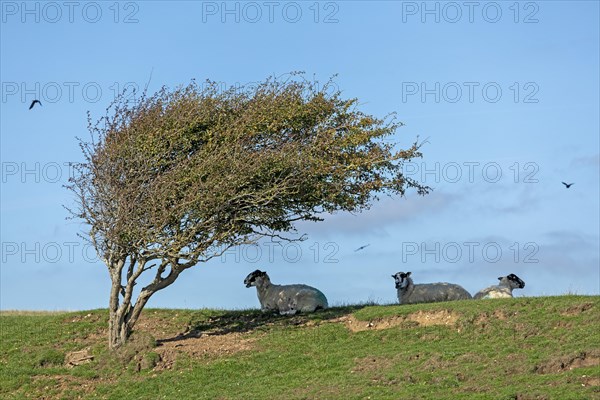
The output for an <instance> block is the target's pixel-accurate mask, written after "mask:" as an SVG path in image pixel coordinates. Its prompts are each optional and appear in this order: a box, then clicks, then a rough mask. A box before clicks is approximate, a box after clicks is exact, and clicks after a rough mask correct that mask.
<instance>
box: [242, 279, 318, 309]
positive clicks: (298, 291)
mask: <svg viewBox="0 0 600 400" xmlns="http://www.w3.org/2000/svg"><path fill="white" fill-rule="evenodd" d="M244 283H245V284H246V287H247V288H249V287H250V286H256V291H257V293H258V301H260V307H261V310H262V311H279V314H281V315H294V314H296V313H297V312H302V313H306V312H313V311H315V310H318V309H325V308H327V298H326V297H325V295H324V294H323V293H322V292H321V291H320V290H317V289H315V288H314V287H311V286H307V285H274V284H272V283H271V280H270V279H269V275H267V273H266V272H263V271H260V270H258V269H257V270H256V271H254V272H252V273H250V274H249V275H248V276H247V277H246V279H244Z"/></svg>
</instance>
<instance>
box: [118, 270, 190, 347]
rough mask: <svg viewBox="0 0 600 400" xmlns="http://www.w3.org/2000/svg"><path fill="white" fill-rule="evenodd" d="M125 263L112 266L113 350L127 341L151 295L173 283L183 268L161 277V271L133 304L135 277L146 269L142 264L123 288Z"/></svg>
mask: <svg viewBox="0 0 600 400" xmlns="http://www.w3.org/2000/svg"><path fill="white" fill-rule="evenodd" d="M124 264H125V262H124V260H123V261H122V262H119V263H117V264H115V265H114V267H113V268H110V271H111V280H112V285H111V289H110V301H109V316H108V347H109V348H110V349H111V350H115V349H117V348H119V347H121V346H123V345H124V344H125V343H126V342H127V339H129V336H130V335H131V332H132V331H133V327H134V325H135V323H136V322H137V320H138V319H139V317H140V315H141V313H142V309H143V308H144V306H145V305H146V303H148V300H149V299H150V297H151V296H152V295H153V294H154V293H156V292H157V291H159V290H161V289H164V288H165V287H167V286H169V285H171V284H172V283H173V282H174V281H175V279H176V278H177V277H178V276H179V273H180V272H181V270H177V269H174V270H171V272H170V273H169V275H168V276H167V277H166V278H161V277H160V273H159V274H158V275H157V277H156V278H155V280H154V281H153V282H152V283H150V284H149V285H148V286H146V287H144V288H143V289H142V291H141V292H140V294H139V295H138V297H137V299H136V300H135V304H133V306H132V293H133V286H134V285H135V279H136V277H137V276H139V275H140V274H141V272H143V271H144V269H143V265H142V267H140V268H141V269H139V273H137V276H136V275H134V276H133V277H131V278H129V279H128V281H127V283H126V284H125V287H124V288H123V287H122V286H121V271H122V270H123V265H124ZM121 295H123V298H122V300H121V297H120V296H121Z"/></svg>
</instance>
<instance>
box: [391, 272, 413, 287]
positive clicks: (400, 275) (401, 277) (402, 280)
mask: <svg viewBox="0 0 600 400" xmlns="http://www.w3.org/2000/svg"><path fill="white" fill-rule="evenodd" d="M410 274H411V273H410V272H406V273H404V272H397V273H396V274H394V275H392V278H394V281H395V282H396V289H403V288H405V287H407V286H408V277H409V276H410Z"/></svg>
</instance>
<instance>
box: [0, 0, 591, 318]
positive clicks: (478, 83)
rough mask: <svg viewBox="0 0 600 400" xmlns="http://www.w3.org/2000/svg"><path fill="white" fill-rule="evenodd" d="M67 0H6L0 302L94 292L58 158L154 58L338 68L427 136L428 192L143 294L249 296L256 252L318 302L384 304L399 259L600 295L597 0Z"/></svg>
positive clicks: (97, 272) (187, 71)
mask: <svg viewBox="0 0 600 400" xmlns="http://www.w3.org/2000/svg"><path fill="white" fill-rule="evenodd" d="M69 4H72V5H69V6H67V5H65V4H64V3H63V2H20V1H19V2H15V1H2V2H1V11H2V16H1V18H2V20H1V25H0V27H1V39H0V44H1V61H0V67H1V72H0V74H1V75H0V80H1V82H2V99H1V103H0V106H1V118H0V120H1V121H0V129H1V142H0V143H1V151H0V155H1V164H2V176H1V179H2V181H1V184H2V190H1V195H0V197H1V204H2V205H1V240H0V242H1V245H2V249H1V250H2V254H1V258H2V259H1V260H0V261H1V270H0V309H47V310H77V309H89V308H100V307H106V306H107V300H108V290H109V277H108V273H107V270H106V267H105V266H103V265H102V264H101V262H99V261H97V260H96V258H95V255H94V252H93V250H92V249H90V248H88V247H87V246H86V245H85V243H84V242H83V241H82V240H81V239H80V238H78V237H77V233H78V232H85V229H86V227H85V226H84V225H82V224H81V223H79V222H78V221H70V220H66V219H65V217H66V216H67V213H66V211H65V210H64V209H63V207H62V205H63V204H65V205H69V204H73V203H72V202H73V199H72V198H71V196H70V194H69V193H68V192H67V191H66V190H65V189H64V188H63V187H62V185H63V184H64V183H65V182H66V180H67V178H68V176H69V169H68V167H67V166H65V163H68V162H70V161H79V160H81V153H80V151H79V148H78V145H77V141H76V139H75V137H76V136H79V137H84V138H85V137H87V135H88V133H87V130H86V126H87V119H86V112H87V111H90V112H91V114H92V116H93V118H94V119H97V118H98V117H100V116H101V115H102V113H103V111H104V109H105V108H106V107H107V106H108V105H109V103H110V101H111V100H112V99H113V98H114V95H115V93H116V92H119V91H120V90H121V89H122V88H124V87H132V86H137V87H140V88H143V87H144V86H145V85H146V83H147V82H148V80H149V77H150V74H151V71H152V78H151V80H150V83H149V90H150V91H154V90H157V89H158V88H160V87H161V86H162V85H167V86H169V87H175V86H177V85H180V84H186V83H188V82H189V81H190V80H191V79H196V80H199V81H202V80H204V79H211V80H215V81H218V82H222V84H223V86H231V85H240V84H247V83H251V82H256V81H260V80H263V79H265V78H266V77H267V76H270V75H282V74H285V73H288V72H290V71H305V73H306V76H307V77H308V78H310V79H315V80H317V81H320V82H324V81H326V80H327V79H328V78H329V77H331V76H332V75H334V74H338V76H337V78H336V81H335V82H336V85H338V87H339V88H340V89H341V90H342V91H343V94H344V96H347V97H357V98H358V99H359V100H360V103H361V107H362V109H363V110H365V111H366V112H369V113H372V114H375V115H377V116H384V115H386V114H387V113H389V112H394V111H395V112H397V115H398V118H399V119H400V120H401V121H402V122H404V123H405V124H406V125H405V126H404V127H402V128H400V129H399V130H398V131H397V134H396V135H395V137H394V138H393V139H394V140H395V141H396V142H398V143H399V144H400V146H407V145H409V144H410V143H411V142H412V141H414V140H415V138H416V137H417V136H419V137H420V138H421V139H424V138H428V143H427V144H426V145H425V146H424V147H423V152H424V155H425V156H424V158H423V159H422V160H415V161H414V163H413V164H409V165H407V166H406V169H405V172H406V173H407V174H408V175H410V176H412V177H414V178H417V179H420V180H422V181H424V182H425V183H426V184H428V185H430V186H432V187H434V189H435V190H434V191H433V193H432V194H430V195H428V196H426V197H424V198H423V197H418V196H416V194H415V193H408V194H407V196H406V197H405V198H393V199H391V198H382V199H381V201H379V202H378V203H375V204H374V205H373V207H372V208H371V209H370V210H368V211H365V212H363V213H361V214H358V215H351V214H336V215H332V216H327V217H326V218H325V221H323V222H320V223H301V224H299V225H298V230H299V233H304V234H306V236H307V240H306V241H304V242H302V243H298V244H290V245H285V244H284V246H282V245H280V244H270V243H261V244H260V245H259V246H258V247H243V248H239V249H235V250H232V251H230V252H228V253H227V254H225V255H224V256H223V257H221V258H220V259H216V260H213V261H211V262H209V263H207V264H203V265H198V266H196V267H195V268H193V269H191V270H188V271H186V272H185V273H183V274H182V276H181V277H180V278H179V280H178V281H177V282H176V283H175V284H173V285H172V286H170V287H168V288H166V289H165V290H163V291H161V292H158V293H157V294H156V295H155V296H154V297H153V298H152V299H151V300H150V302H149V306H152V307H185V308H201V307H217V308H247V307H257V306H258V301H257V299H256V293H255V291H254V289H246V288H245V287H244V286H243V284H242V281H243V279H244V277H245V276H246V275H247V274H248V273H249V272H251V271H253V270H254V269H257V268H260V269H263V270H266V271H267V272H269V274H270V275H271V278H272V280H273V281H274V282H276V283H308V284H311V285H313V286H316V287H318V288H320V289H322V290H323V292H325V293H326V295H327V296H328V298H329V301H330V303H331V304H344V303H356V302H364V301H378V302H382V303H388V302H393V301H394V300H395V289H394V285H393V280H392V279H391V277H390V275H391V274H393V273H395V272H397V271H412V273H413V278H414V280H415V282H436V281H451V282H455V283H459V284H461V285H463V286H464V287H465V288H466V289H467V290H469V291H471V292H475V291H477V290H479V289H481V288H483V287H486V286H488V285H491V284H494V283H495V282H496V278H497V277H498V276H501V275H507V274H509V273H515V274H517V275H518V276H519V277H521V278H522V279H523V280H524V281H525V282H526V283H527V285H526V287H525V289H523V290H521V291H518V292H515V295H519V296H539V295H560V294H564V293H567V292H571V293H579V294H600V267H599V264H600V260H599V223H600V216H599V209H600V204H599V197H600V189H599V168H600V161H599V147H600V145H599V132H600V126H599V120H600V117H599V109H600V104H599V93H600V90H599V88H600V85H599V74H598V71H599V70H600V65H599V48H600V44H599V37H600V32H599V26H598V25H599V20H600V18H599V6H598V4H599V3H598V2H595V1H582V2H574V1H569V2H567V1H538V2H519V3H515V2H473V3H468V4H472V6H467V5H465V4H464V2H428V3H423V2H391V1H388V2H377V1H369V2H366V1H352V2H341V1H338V2H335V1H334V2H314V1H308V2H285V1H284V2H279V1H275V2H271V3H269V2H260V1H259V2H227V3H223V2H220V1H219V2H210V1H209V2H191V1H189V2H162V1H140V2H120V3H115V2H73V3H69ZM469 7H471V8H469ZM34 98H37V99H40V100H41V101H42V104H43V105H42V106H41V107H40V106H36V107H35V108H34V109H33V110H28V107H29V104H30V102H31V101H32V100H33V99H34ZM561 181H565V182H566V181H568V182H569V183H570V182H575V184H574V185H573V186H572V187H571V188H570V189H566V188H565V187H564V186H563V185H562V184H561ZM367 244H369V246H368V247H366V248H365V249H363V250H361V251H358V252H355V251H354V250H355V249H356V248H358V247H360V246H363V245H367ZM140 286H141V285H140Z"/></svg>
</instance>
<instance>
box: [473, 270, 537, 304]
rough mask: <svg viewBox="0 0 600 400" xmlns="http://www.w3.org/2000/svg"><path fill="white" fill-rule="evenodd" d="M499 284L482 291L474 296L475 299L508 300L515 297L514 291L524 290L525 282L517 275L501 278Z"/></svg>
mask: <svg viewBox="0 0 600 400" xmlns="http://www.w3.org/2000/svg"><path fill="white" fill-rule="evenodd" d="M498 280H499V281H500V283H499V284H497V285H494V286H490V287H487V288H485V289H482V290H480V291H479V292H477V293H476V294H475V296H473V298H474V299H506V298H511V297H513V294H512V291H513V289H523V288H524V287H525V282H523V280H522V279H521V278H519V277H518V276H516V275H515V274H510V275H507V276H501V277H499V278H498Z"/></svg>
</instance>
